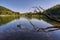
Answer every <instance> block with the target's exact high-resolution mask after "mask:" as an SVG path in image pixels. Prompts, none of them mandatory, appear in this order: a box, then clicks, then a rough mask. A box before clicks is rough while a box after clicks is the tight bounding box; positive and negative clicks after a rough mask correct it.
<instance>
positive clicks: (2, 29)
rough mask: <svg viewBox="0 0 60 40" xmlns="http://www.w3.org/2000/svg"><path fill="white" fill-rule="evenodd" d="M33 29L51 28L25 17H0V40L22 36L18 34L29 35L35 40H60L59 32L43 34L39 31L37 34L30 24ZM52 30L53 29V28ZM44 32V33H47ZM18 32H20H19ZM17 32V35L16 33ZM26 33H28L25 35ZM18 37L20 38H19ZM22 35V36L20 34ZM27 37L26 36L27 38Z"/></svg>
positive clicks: (40, 21)
mask: <svg viewBox="0 0 60 40" xmlns="http://www.w3.org/2000/svg"><path fill="white" fill-rule="evenodd" d="M30 22H31V23H32V24H33V25H34V26H35V27H39V28H47V27H49V26H53V25H51V24H49V23H47V22H46V21H44V20H42V19H38V18H26V17H20V18H5V17H4V18H3V17H2V18H1V17H0V40H8V39H7V38H9V36H11V35H13V36H11V38H13V37H15V36H16V35H18V36H16V37H15V38H17V37H18V38H19V37H20V36H21V35H20V34H22V33H20V32H23V31H24V32H23V33H25V32H26V33H25V35H29V36H30V37H32V38H34V39H35V40H40V39H41V40H48V39H49V40H60V30H55V31H52V32H45V31H39V32H37V31H36V30H34V28H33V26H32V24H31V23H30ZM17 25H21V28H19V27H17ZM53 29H54V28H53ZM48 30H52V29H48ZM48 30H46V31H48ZM19 31H20V32H19ZM17 32H19V33H20V34H19V33H17ZM27 32H28V33H27ZM19 35H20V36H19ZM22 35H23V34H22ZM27 37H28V36H27ZM9 40H18V39H14V38H13V39H9ZM26 40H28V39H26Z"/></svg>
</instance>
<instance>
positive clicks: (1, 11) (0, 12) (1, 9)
mask: <svg viewBox="0 0 60 40" xmlns="http://www.w3.org/2000/svg"><path fill="white" fill-rule="evenodd" d="M16 14H19V13H18V12H14V11H12V10H10V9H8V8H5V7H3V6H0V15H16Z"/></svg>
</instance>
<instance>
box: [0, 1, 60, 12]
mask: <svg viewBox="0 0 60 40" xmlns="http://www.w3.org/2000/svg"><path fill="white" fill-rule="evenodd" d="M56 4H60V0H0V6H4V7H6V8H9V9H11V10H13V11H17V12H28V11H32V10H33V8H32V7H34V6H39V5H40V6H41V7H43V8H44V9H48V8H50V7H52V6H54V5H56Z"/></svg>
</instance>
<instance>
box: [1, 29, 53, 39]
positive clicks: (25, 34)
mask: <svg viewBox="0 0 60 40" xmlns="http://www.w3.org/2000/svg"><path fill="white" fill-rule="evenodd" d="M0 40H52V39H51V38H50V36H49V35H48V33H46V32H36V31H34V30H19V31H15V30H6V31H4V32H0Z"/></svg>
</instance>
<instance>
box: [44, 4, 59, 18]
mask: <svg viewBox="0 0 60 40" xmlns="http://www.w3.org/2000/svg"><path fill="white" fill-rule="evenodd" d="M44 13H47V14H48V15H51V16H54V17H56V18H58V19H60V4H58V5H55V6H53V7H51V8H49V9H47V10H46V11H44Z"/></svg>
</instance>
